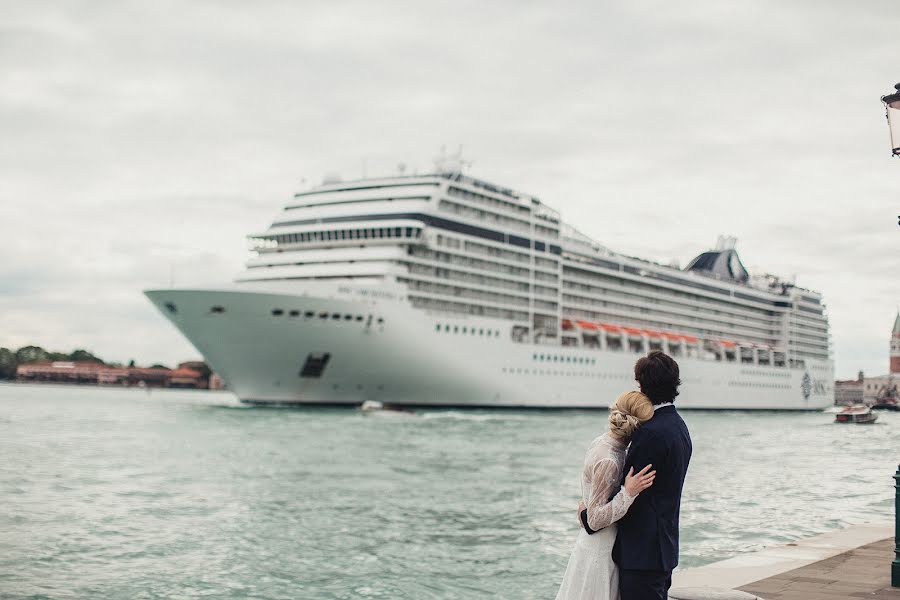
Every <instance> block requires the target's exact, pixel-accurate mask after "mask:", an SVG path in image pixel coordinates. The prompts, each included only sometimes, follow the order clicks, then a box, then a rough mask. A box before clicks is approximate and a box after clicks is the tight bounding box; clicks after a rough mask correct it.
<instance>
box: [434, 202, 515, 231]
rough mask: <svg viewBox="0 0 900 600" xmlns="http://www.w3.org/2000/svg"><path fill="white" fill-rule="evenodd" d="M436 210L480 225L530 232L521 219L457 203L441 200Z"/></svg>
mask: <svg viewBox="0 0 900 600" xmlns="http://www.w3.org/2000/svg"><path fill="white" fill-rule="evenodd" d="M438 208H439V209H441V210H444V211H447V212H450V213H453V214H455V215H460V216H462V217H466V218H469V219H474V220H476V221H480V222H482V223H496V224H498V225H501V226H505V227H509V228H510V229H517V230H519V231H530V230H531V225H530V224H529V222H528V221H523V220H522V219H516V218H515V217H507V216H505V215H500V214H497V213H493V212H489V211H486V210H481V209H480V208H472V207H471V206H466V205H465V204H459V203H458V202H451V201H449V200H441V201H439V202H438Z"/></svg>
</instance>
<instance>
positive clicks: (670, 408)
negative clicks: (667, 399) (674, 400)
mask: <svg viewBox="0 0 900 600" xmlns="http://www.w3.org/2000/svg"><path fill="white" fill-rule="evenodd" d="M673 412H678V411H676V410H675V405H674V404H673V405H671V406H663V407H661V408H658V409H656V410H655V411H654V412H653V415H654V416H656V415H664V414H669V413H673Z"/></svg>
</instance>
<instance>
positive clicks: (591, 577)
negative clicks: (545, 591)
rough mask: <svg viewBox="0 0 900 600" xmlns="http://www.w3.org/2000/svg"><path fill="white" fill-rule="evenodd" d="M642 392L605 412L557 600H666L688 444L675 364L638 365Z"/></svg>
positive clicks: (660, 359)
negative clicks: (605, 422)
mask: <svg viewBox="0 0 900 600" xmlns="http://www.w3.org/2000/svg"><path fill="white" fill-rule="evenodd" d="M634 378H635V379H636V380H637V382H638V383H639V384H640V389H641V391H640V392H626V393H624V394H622V395H621V396H619V398H618V399H617V400H616V403H615V404H614V405H613V406H612V407H611V409H610V415H609V429H608V431H606V432H605V433H603V434H602V435H600V436H599V437H597V438H596V439H594V441H593V442H591V445H590V447H589V448H588V451H587V455H586V456H585V459H584V471H583V472H582V476H581V486H582V487H581V491H582V501H581V503H580V504H579V506H578V521H579V523H580V524H581V528H582V530H581V531H579V532H578V538H577V539H576V541H575V549H574V550H573V551H572V556H571V557H570V558H569V564H568V566H567V567H566V574H565V575H564V576H563V582H562V585H561V586H560V588H559V593H558V594H557V596H556V598H557V600H576V599H578V600H589V599H590V600H645V599H646V600H650V599H652V600H666V598H667V597H668V591H669V587H670V586H671V584H672V569H674V568H675V565H677V564H678V513H679V510H680V508H681V489H682V486H683V484H684V476H685V473H686V472H687V468H688V463H689V462H690V460H691V436H690V434H689V433H688V430H687V427H686V426H685V424H684V421H682V420H681V417H680V416H679V415H678V411H676V410H675V405H674V401H675V397H676V396H677V395H678V386H679V384H681V380H680V379H679V373H678V363H676V362H675V361H674V360H673V359H672V358H671V357H670V356H668V355H666V354H664V353H662V352H651V353H650V354H648V355H647V356H645V357H643V358H641V359H640V360H638V361H637V364H635V366H634Z"/></svg>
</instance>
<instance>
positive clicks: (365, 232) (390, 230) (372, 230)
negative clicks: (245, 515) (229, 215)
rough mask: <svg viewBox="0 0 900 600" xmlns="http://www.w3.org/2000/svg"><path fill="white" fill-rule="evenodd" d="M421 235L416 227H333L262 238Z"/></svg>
mask: <svg viewBox="0 0 900 600" xmlns="http://www.w3.org/2000/svg"><path fill="white" fill-rule="evenodd" d="M421 235H422V230H421V228H418V227H367V228H362V229H333V230H328V231H309V232H306V233H288V234H281V235H274V236H267V237H266V238H264V239H265V240H274V241H275V243H276V244H296V243H304V242H333V241H339V242H340V241H348V240H369V239H382V238H409V239H416V238H419V237H420V236H421Z"/></svg>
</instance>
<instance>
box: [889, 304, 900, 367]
mask: <svg viewBox="0 0 900 600" xmlns="http://www.w3.org/2000/svg"><path fill="white" fill-rule="evenodd" d="M891 373H892V374H893V373H900V311H898V312H897V318H896V319H894V330H893V331H892V332H891Z"/></svg>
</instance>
